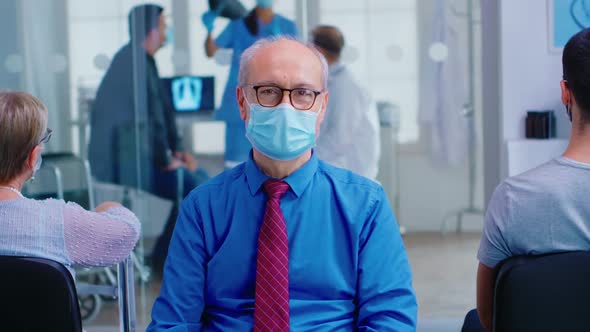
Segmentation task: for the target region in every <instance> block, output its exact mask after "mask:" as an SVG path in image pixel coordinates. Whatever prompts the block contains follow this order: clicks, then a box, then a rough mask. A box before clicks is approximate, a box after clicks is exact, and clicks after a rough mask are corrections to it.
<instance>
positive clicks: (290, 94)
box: [249, 85, 323, 111]
mask: <svg viewBox="0 0 590 332" xmlns="http://www.w3.org/2000/svg"><path fill="white" fill-rule="evenodd" d="M249 86H250V87H252V89H254V91H255V92H256V101H257V102H258V103H259V104H260V105H262V106H264V107H275V106H277V105H280V104H281V102H282V101H283V98H282V96H284V95H285V91H288V92H289V102H290V103H291V106H293V107H294V108H295V109H297V110H300V111H309V110H310V109H312V108H313V105H315V101H316V100H317V99H318V96H319V95H320V94H321V93H322V92H323V91H316V90H312V89H308V88H294V89H285V88H281V87H280V86H276V85H249ZM260 88H274V89H279V90H281V98H279V99H278V102H277V103H276V104H274V105H270V104H263V103H261V102H260V98H259V96H258V90H259V89H260ZM297 90H304V91H311V92H312V93H313V101H312V102H311V105H310V106H309V107H308V108H299V107H297V106H295V104H293V95H292V92H293V91H297Z"/></svg>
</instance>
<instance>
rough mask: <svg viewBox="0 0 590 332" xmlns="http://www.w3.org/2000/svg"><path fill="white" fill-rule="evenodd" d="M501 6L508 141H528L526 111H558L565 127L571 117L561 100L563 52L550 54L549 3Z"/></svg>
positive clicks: (506, 0)
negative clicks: (521, 139) (525, 138)
mask: <svg viewBox="0 0 590 332" xmlns="http://www.w3.org/2000/svg"><path fill="white" fill-rule="evenodd" d="M500 2H501V4H500V15H501V16H500V34H501V35H500V42H501V46H500V54H499V55H500V58H501V68H500V72H501V80H500V86H501V91H500V93H501V104H500V109H501V112H502V137H503V139H504V140H507V139H518V138H524V137H525V135H524V128H525V125H524V120H525V116H526V110H534V109H537V110H544V109H554V110H556V111H557V114H556V116H557V117H558V121H560V122H561V123H563V121H564V120H566V121H567V117H566V116H565V112H563V110H564V108H563V105H562V104H561V100H560V96H561V94H560V89H559V81H560V80H561V75H562V69H561V52H558V53H555V52H550V51H549V43H548V41H549V27H548V22H549V20H548V6H547V2H548V1H539V0H519V1H510V0H503V1H500ZM560 129H563V128H560ZM559 134H560V135H566V137H567V135H568V133H567V131H565V132H564V131H563V130H560V133H559Z"/></svg>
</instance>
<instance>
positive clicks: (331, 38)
mask: <svg viewBox="0 0 590 332" xmlns="http://www.w3.org/2000/svg"><path fill="white" fill-rule="evenodd" d="M311 37H312V43H313V44H314V45H316V46H318V47H321V48H322V49H324V50H325V51H326V52H328V53H330V54H332V55H333V56H336V57H339V56H340V53H341V52H342V49H343V48H344V36H343V35H342V33H341V32H340V30H339V29H338V28H336V27H335V26H330V25H320V26H318V27H316V28H315V29H314V30H313V31H312V36H311Z"/></svg>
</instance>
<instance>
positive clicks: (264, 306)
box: [254, 180, 289, 332]
mask: <svg viewBox="0 0 590 332" xmlns="http://www.w3.org/2000/svg"><path fill="white" fill-rule="evenodd" d="M264 190H265V191H266V195H267V196H268V201H267V202H266V211H265V212H264V220H263V222H262V226H261V227H260V233H259V234H258V256H257V258H256V295H255V300H256V302H255V304H254V331H255V332H266V331H273V332H276V331H278V332H283V331H285V332H288V331H289V239H288V238H287V226H286V224H285V218H284V216H283V212H282V211H281V205H280V204H281V198H282V197H283V196H284V195H285V193H286V192H287V190H289V185H288V184H287V183H286V182H284V181H281V180H268V181H266V182H265V183H264Z"/></svg>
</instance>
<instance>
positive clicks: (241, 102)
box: [236, 87, 249, 122]
mask: <svg viewBox="0 0 590 332" xmlns="http://www.w3.org/2000/svg"><path fill="white" fill-rule="evenodd" d="M236 95H237V96H238V107H239V108H240V118H242V120H244V121H245V122H248V114H249V113H248V109H247V108H248V100H247V99H246V91H244V89H243V88H242V87H237V88H236Z"/></svg>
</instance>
